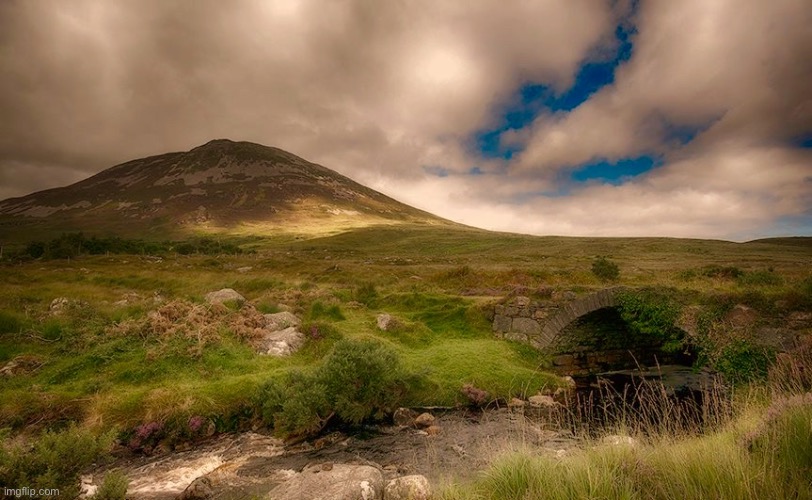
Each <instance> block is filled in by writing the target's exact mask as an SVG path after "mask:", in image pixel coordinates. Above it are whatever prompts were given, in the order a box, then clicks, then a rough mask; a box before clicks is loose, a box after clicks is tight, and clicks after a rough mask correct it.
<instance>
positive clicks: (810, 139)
mask: <svg viewBox="0 0 812 500" xmlns="http://www.w3.org/2000/svg"><path fill="white" fill-rule="evenodd" d="M792 145H793V146H795V147H798V148H803V149H810V148H812V131H809V132H807V133H805V134H801V135H799V136H797V137H795V138H793V140H792Z"/></svg>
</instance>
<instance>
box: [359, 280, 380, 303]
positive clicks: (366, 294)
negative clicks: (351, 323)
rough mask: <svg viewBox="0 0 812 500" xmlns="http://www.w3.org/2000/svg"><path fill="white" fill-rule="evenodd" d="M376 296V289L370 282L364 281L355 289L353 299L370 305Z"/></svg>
mask: <svg viewBox="0 0 812 500" xmlns="http://www.w3.org/2000/svg"><path fill="white" fill-rule="evenodd" d="M377 298H378V291H377V290H376V289H375V285H373V284H372V283H364V284H362V285H361V286H359V287H358V288H357V289H356V290H355V300H356V301H357V302H360V303H362V304H364V305H366V306H372V305H373V304H374V303H375V299H377Z"/></svg>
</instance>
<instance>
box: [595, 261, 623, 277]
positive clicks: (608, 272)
mask: <svg viewBox="0 0 812 500" xmlns="http://www.w3.org/2000/svg"><path fill="white" fill-rule="evenodd" d="M592 274H594V275H595V276H597V277H598V279H599V280H601V281H604V282H606V281H615V280H617V279H618V278H619V277H620V268H619V267H617V264H615V263H614V262H612V261H611V260H609V259H607V258H606V257H598V258H597V259H595V261H594V262H592Z"/></svg>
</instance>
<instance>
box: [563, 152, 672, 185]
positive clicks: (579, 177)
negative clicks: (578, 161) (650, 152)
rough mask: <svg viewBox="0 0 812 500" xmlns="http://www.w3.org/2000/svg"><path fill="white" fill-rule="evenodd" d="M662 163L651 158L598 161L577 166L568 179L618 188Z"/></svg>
mask: <svg viewBox="0 0 812 500" xmlns="http://www.w3.org/2000/svg"><path fill="white" fill-rule="evenodd" d="M661 164H662V161H661V160H660V159H658V158H655V157H653V156H639V157H636V158H624V159H622V160H618V161H616V162H609V161H606V160H599V161H596V162H593V163H588V164H586V165H582V166H579V167H578V168H576V169H575V170H573V171H572V173H571V174H570V177H571V178H572V180H574V181H576V182H589V181H600V182H602V183H605V184H613V185H615V186H619V185H620V184H623V183H624V182H626V181H628V180H629V179H631V178H633V177H637V176H639V175H641V174H644V173H646V172H648V171H650V170H653V169H655V168H657V167H658V166H660V165H661Z"/></svg>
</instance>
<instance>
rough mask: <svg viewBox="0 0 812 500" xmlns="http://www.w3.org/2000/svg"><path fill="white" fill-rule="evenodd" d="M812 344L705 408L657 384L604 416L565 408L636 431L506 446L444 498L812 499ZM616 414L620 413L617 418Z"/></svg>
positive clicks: (614, 401)
mask: <svg viewBox="0 0 812 500" xmlns="http://www.w3.org/2000/svg"><path fill="white" fill-rule="evenodd" d="M810 345H812V344H807V345H804V346H801V347H800V348H799V349H798V350H796V352H795V353H793V354H790V355H787V357H786V358H784V359H783V360H782V361H779V363H778V364H777V365H775V366H774V367H773V369H772V370H771V373H770V379H769V382H768V383H767V385H760V386H749V387H746V388H743V389H740V390H739V391H736V393H735V394H734V393H733V392H731V391H729V390H727V389H725V388H711V389H710V390H709V391H705V399H704V401H703V404H704V405H706V406H708V408H707V409H706V410H703V411H701V412H697V411H695V410H696V409H697V408H692V407H691V406H688V407H682V406H680V405H679V403H677V402H675V401H673V400H672V399H670V398H667V397H666V395H665V393H664V392H663V391H662V390H661V389H662V388H661V387H660V388H657V386H656V385H654V384H640V385H638V386H636V387H634V388H632V389H630V390H631V391H634V396H635V397H636V398H639V399H640V401H639V403H636V404H634V405H630V404H629V403H628V401H629V399H627V398H626V397H621V398H609V399H608V400H606V402H605V403H604V407H603V408H601V410H602V412H600V413H599V414H598V415H599V417H600V418H599V419H598V420H595V415H596V414H595V413H590V412H589V411H590V408H589V407H584V406H581V407H580V408H581V410H572V411H564V415H563V416H562V417H561V418H562V419H564V421H567V420H566V419H568V418H569V419H582V418H585V419H586V420H587V422H590V419H592V420H591V421H592V422H593V423H594V424H595V425H604V427H602V431H603V432H604V433H610V432H623V433H626V434H627V435H630V436H633V439H628V440H624V439H616V440H606V439H600V436H601V434H600V433H592V434H591V437H590V438H589V439H588V440H587V441H586V443H587V444H586V446H585V447H584V448H581V449H578V450H574V451H572V452H570V453H567V454H565V455H563V456H556V455H553V454H552V453H550V452H545V451H544V450H540V449H529V448H521V449H518V450H516V449H508V450H504V451H502V452H501V453H497V454H496V456H495V458H494V459H493V462H492V464H491V465H490V466H489V468H488V469H487V470H486V471H485V472H484V473H483V475H482V476H481V477H480V478H479V479H477V480H475V481H474V482H473V483H470V484H462V485H461V484H454V485H451V486H449V487H447V488H446V489H445V490H443V492H442V493H441V495H440V497H441V498H443V499H445V500H463V499H467V500H474V499H476V500H485V499H494V500H495V499H517V500H518V499H522V500H525V499H536V498H539V499H541V498H543V499H553V500H554V499H572V498H579V499H580V498H585V499H599V498H600V499H613V498H627V499H663V500H671V499H674V500H676V499H711V498H712V499H717V498H719V499H728V498H729V499H764V498H770V499H810V498H812V482H810V479H811V478H812V393H810V392H809V388H810V385H809V384H810V377H812V375H810V374H811V373H812V348H810ZM765 394H767V395H768V396H769V397H768V399H767V401H768V404H767V406H765V404H764V395H765ZM623 396H626V395H623ZM576 408H579V407H576ZM584 408H586V409H584ZM579 411H580V412H582V413H578V412H579ZM585 411H586V412H587V413H585V414H584V413H583V412H585ZM568 413H569V414H568ZM607 414H609V415H611V416H612V417H613V420H612V421H611V422H610V423H609V425H608V426H606V424H607V421H606V416H607ZM754 416H755V418H753V417H754ZM570 423H572V422H570Z"/></svg>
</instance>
